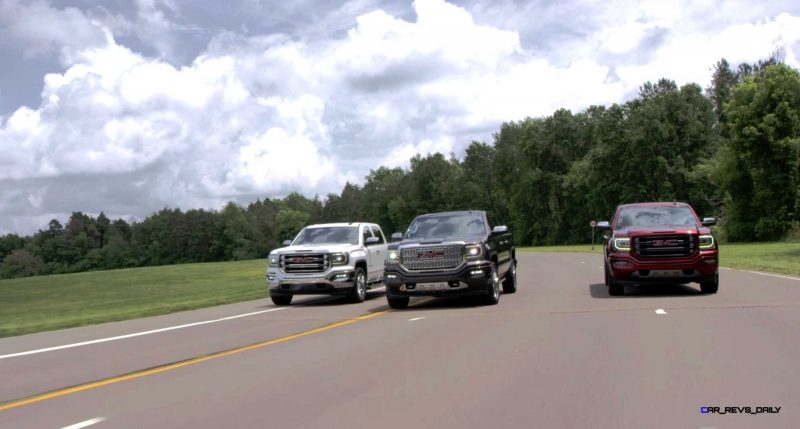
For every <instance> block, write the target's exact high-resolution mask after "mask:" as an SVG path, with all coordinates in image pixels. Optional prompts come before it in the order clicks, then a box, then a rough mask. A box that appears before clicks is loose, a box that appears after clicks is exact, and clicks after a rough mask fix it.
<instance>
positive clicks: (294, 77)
mask: <svg viewBox="0 0 800 429" xmlns="http://www.w3.org/2000/svg"><path fill="white" fill-rule="evenodd" d="M368 4H369V3H364V2H356V3H353V4H352V5H349V6H347V7H343V8H340V9H338V10H336V11H335V12H334V14H335V15H336V16H334V17H333V18H335V21H336V22H339V21H340V20H341V19H343V18H342V14H343V13H344V12H343V11H346V10H350V9H353V10H358V11H361V10H364V8H365V5H368ZM498 4H500V5H501V6H503V5H506V3H503V2H499V3H498ZM509 4H510V3H509ZM578 6H579V5H576V4H571V6H570V5H566V6H565V9H566V10H568V11H571V12H570V13H572V14H574V15H576V21H575V23H574V25H583V24H584V23H585V22H589V21H587V20H589V19H590V18H591V19H594V21H591V23H592V24H593V25H586V27H587V28H585V29H584V28H581V29H580V30H581V31H584V30H585V31H584V33H585V35H584V36H581V38H580V40H578V41H576V40H573V41H571V42H570V43H568V44H566V45H564V46H566V48H563V49H569V50H571V51H570V52H567V53H564V52H558V53H552V55H542V54H541V52H540V51H534V50H531V49H528V47H527V46H526V45H525V44H524V43H523V42H522V40H523V39H526V40H527V39H529V38H530V37H531V36H530V35H529V34H523V33H524V32H525V31H526V28H527V25H528V24H530V25H531V26H533V27H536V26H537V25H542V21H544V20H546V19H549V18H548V17H551V16H554V14H555V13H556V12H554V11H553V10H550V9H547V10H544V11H541V13H539V14H538V15H537V14H536V12H537V11H538V10H537V9H536V7H535V6H531V5H526V7H525V8H522V12H524V13H523V14H522V16H521V17H520V16H509V21H508V22H512V23H513V22H521V23H522V24H525V25H522V24H520V25H519V28H518V29H515V28H513V27H512V28H509V27H508V26H505V25H504V26H499V25H492V24H490V23H487V21H485V20H484V19H486V17H490V18H491V17H492V16H495V15H493V14H492V13H491V7H492V6H489V5H487V4H483V5H482V6H480V7H478V9H479V10H485V11H487V13H486V14H477V13H473V14H471V13H469V12H468V10H467V9H465V8H462V7H458V6H455V5H453V4H450V3H447V2H445V1H443V0H417V1H415V2H414V3H413V8H414V11H415V13H416V19H415V20H409V19H403V18H400V17H398V16H394V15H392V14H389V13H387V12H385V11H383V10H373V11H370V12H367V13H363V14H361V15H359V16H358V17H355V18H353V19H352V20H351V24H350V26H351V28H350V30H349V31H347V33H346V34H341V37H339V38H336V39H318V40H305V39H301V38H292V37H291V36H287V35H274V34H273V35H254V36H243V35H240V34H235V33H231V32H223V33H220V34H218V35H217V36H216V37H215V38H214V39H213V40H212V41H211V43H210V44H209V46H208V48H207V49H206V50H205V52H203V54H202V55H200V56H198V57H197V58H194V59H193V60H192V61H190V62H188V63H186V64H185V65H183V66H176V65H175V64H174V63H172V62H170V61H169V55H168V54H165V53H164V52H167V51H169V49H170V46H173V45H165V46H163V47H162V48H159V49H157V50H158V51H159V52H160V53H161V56H160V57H158V58H152V57H148V56H146V55H143V54H141V53H138V52H135V51H134V50H132V49H131V48H130V47H126V46H123V45H122V44H121V42H118V41H116V40H115V39H114V38H113V37H112V36H111V33H110V32H111V31H112V30H108V29H107V28H106V27H105V26H104V24H100V25H96V24H94V23H92V22H91V19H89V18H87V16H88V15H81V13H80V11H78V10H77V9H75V10H72V9H63V10H58V9H54V8H52V7H50V6H48V5H47V4H46V3H44V2H42V1H39V2H36V3H33V6H31V7H32V8H34V9H35V8H39V9H35V10H40V11H41V13H42V17H44V18H36V19H40V20H41V21H40V22H39V21H37V22H38V24H36V25H38V26H40V27H41V26H44V25H45V24H44V22H47V23H49V25H53V26H54V27H55V28H54V29H52V30H51V31H52V32H51V33H45V34H43V35H36V34H33V30H27V29H24V28H22V27H19V26H12V27H9V28H10V29H7V30H4V31H6V32H9V34H13V35H14V37H16V38H18V39H19V40H25V42H26V43H28V44H29V46H31V47H38V48H37V49H62V48H64V46H65V45H64V43H63V40H62V39H63V38H65V37H66V36H65V34H66V33H65V32H69V31H73V32H75V33H76V34H77V35H78V36H79V37H77V38H76V39H75V40H76V42H75V43H74V44H71V45H69V47H68V49H67V50H68V51H69V55H63V56H62V61H63V65H64V69H63V70H61V71H60V72H59V73H52V74H49V75H47V76H46V77H45V78H44V88H43V90H42V101H41V104H40V105H39V106H38V107H37V108H35V109H31V108H26V107H23V108H20V109H18V110H17V111H16V112H13V113H12V114H10V115H8V116H7V117H5V118H0V166H2V168H0V201H2V202H3V205H2V208H0V228H4V229H5V230H9V229H17V228H21V227H20V225H24V224H25V222H28V224H29V225H30V222H31V220H32V219H33V222H39V223H38V224H37V223H34V224H33V225H31V227H29V228H23V231H25V232H30V229H31V228H33V227H42V226H43V225H45V224H46V221H47V220H49V219H45V220H42V218H41V217H42V216H50V215H52V214H53V213H61V214H62V215H61V217H66V216H67V215H68V213H69V212H71V211H73V210H81V211H84V212H90V213H98V212H99V211H101V210H105V211H106V212H107V213H109V214H114V213H116V214H119V215H124V216H128V215H133V216H139V217H142V216H144V215H147V214H149V213H151V212H153V211H155V210H158V209H160V208H162V207H164V206H172V207H175V206H178V207H182V208H190V207H211V208H214V207H220V206H221V205H222V204H223V203H224V202H226V201H229V200H239V201H249V200H252V199H254V198H255V197H256V196H259V197H263V196H267V195H269V196H280V195H285V194H286V193H288V192H291V191H301V192H303V193H306V194H309V195H312V194H315V193H318V194H321V195H325V194H327V193H328V192H338V191H339V190H340V189H341V186H342V185H343V183H344V182H345V181H348V180H349V181H354V180H356V181H357V180H360V179H361V178H363V177H364V176H365V175H366V174H367V173H368V171H369V170H370V169H375V168H377V167H379V166H381V165H387V166H405V165H407V163H408V160H409V159H410V158H411V157H412V156H414V155H415V154H417V153H422V154H428V153H433V152H442V153H445V154H446V155H447V154H449V153H450V152H455V153H460V151H462V150H463V148H464V147H465V146H466V145H467V144H468V143H469V142H471V141H472V140H480V141H489V140H490V139H491V133H492V132H494V131H496V130H497V129H498V127H499V125H500V124H501V123H502V122H503V121H508V120H517V119H521V118H523V117H525V116H539V115H547V114H550V113H552V112H553V111H554V110H555V109H557V108H569V109H572V110H574V111H577V110H580V109H583V108H585V107H586V106H588V105H590V104H605V103H612V102H619V101H624V98H625V97H626V96H627V95H628V94H630V93H631V91H632V90H635V88H637V87H638V86H639V85H641V84H642V83H643V82H644V81H645V80H655V79H658V78H660V77H668V78H672V79H675V80H677V81H678V83H679V84H681V83H687V82H693V81H695V82H698V83H700V84H702V85H704V86H705V84H706V82H707V80H708V79H709V77H710V67H711V65H712V64H713V63H714V62H715V61H716V60H718V59H719V58H720V57H722V56H725V57H727V58H728V59H729V60H731V61H732V62H737V61H753V60H756V59H758V58H761V57H763V56H764V55H765V54H766V53H768V52H769V51H770V50H772V48H773V47H774V46H776V45H787V46H793V45H796V44H797V43H798V41H800V34H798V32H800V30H798V29H800V21H798V20H799V19H800V18H798V17H797V16H795V15H796V14H795V15H792V14H788V13H785V14H771V15H767V17H766V18H764V17H761V18H759V17H756V18H747V19H744V20H741V19H740V20H738V21H737V17H736V14H735V13H732V12H728V11H726V12H725V13H724V14H723V15H721V16H719V17H717V18H715V19H714V20H713V25H709V26H708V28H706V27H704V26H703V25H702V23H701V21H700V20H699V18H698V17H699V16H702V15H703V14H708V10H709V8H711V7H712V6H715V7H718V5H717V4H716V3H713V2H708V1H706V2H686V3H685V4H680V5H678V6H677V7H675V6H669V5H666V6H665V5H664V4H663V3H661V2H655V3H653V4H649V5H648V4H642V5H640V4H638V3H635V2H615V3H612V4H610V5H606V4H605V3H603V4H598V5H594V4H593V5H588V6H586V7H585V8H584V9H586V10H584V9H582V8H581V7H578ZM498 7H499V6H498ZM34 9H31V8H27V9H26V8H23V7H22V6H21V5H20V4H19V3H18V2H14V1H11V0H0V13H2V15H0V22H3V23H12V21H14V20H13V19H11V18H9V16H8V15H7V14H8V13H9V12H8V11H12V13H20V14H23V15H24V17H25V19H26V20H28V21H26V22H33V21H30V20H32V19H34V17H32V16H29V15H30V10H34ZM472 9H473V10H475V7H473V8H472ZM756 9H757V8H756ZM167 12H169V13H167ZM179 12H180V11H178V8H177V7H175V6H174V5H172V4H171V3H168V2H166V3H165V2H163V1H155V0H140V1H139V2H138V6H137V8H136V9H135V13H136V15H135V16H133V17H128V18H125V19H124V20H122V21H120V20H119V19H117V18H119V17H115V19H117V20H116V21H114V22H112V23H111V24H108V28H112V29H113V31H117V32H122V33H126V32H133V31H136V30H134V28H135V27H126V25H127V24H125V23H135V22H143V23H146V24H147V26H148V27H147V28H145V29H144V30H141V31H140V33H141V34H140V35H139V36H140V37H141V38H145V39H146V38H151V39H153V38H154V39H153V40H155V39H158V37H157V34H158V33H159V31H161V32H164V33H165V34H166V36H165V38H164V40H165V41H166V42H169V43H170V44H172V43H173V42H175V41H176V40H178V39H175V37H177V36H176V34H179V33H180V31H181V29H182V27H180V26H177V24H174V23H173V22H172V21H170V16H174V15H176V14H179ZM559 13H562V12H559ZM581 13H584V14H585V16H580V14H581ZM753 13H760V12H758V10H757V11H756V12H753ZM48 14H49V15H48ZM47 16H50V17H51V18H49V20H47V19H48V18H46V17H47ZM109 16H111V15H109ZM748 16H750V15H748ZM333 18H331V19H333ZM523 18H524V19H523ZM137 20H138V21H137ZM61 21H64V22H67V24H66V26H64V27H59V25H60V24H59V22H61ZM323 21H325V19H323ZM104 22H111V21H104ZM120 22H122V24H120ZM326 22H327V21H326ZM563 23H564V24H565V25H566V24H569V22H567V21H563ZM328 24H330V23H329V22H328ZM326 25H327V24H326ZM148 28H149V29H148ZM92 29H95V30H97V31H96V32H95V30H92ZM159 29H160V30H159ZM89 30H92V31H89ZM145 30H146V31H145ZM151 30H153V31H152V32H151V33H148V32H149V31H151ZM148 34H149V36H148ZM654 34H655V35H656V36H658V37H657V38H655V39H654V38H653V37H654ZM82 35H83V36H82ZM521 35H525V37H524V38H523V37H521ZM151 42H152V41H151ZM152 43H154V42H152ZM573 47H574V48H575V49H574V50H572V48H573ZM643 53H644V54H643ZM788 54H789V55H788V57H787V60H788V61H789V62H790V64H793V65H796V64H797V53H795V52H793V51H791V50H790V51H789V52H788ZM551 57H552V58H556V57H557V58H558V60H553V59H552V58H551ZM68 196H69V197H68Z"/></svg>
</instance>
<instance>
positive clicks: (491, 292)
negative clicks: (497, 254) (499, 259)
mask: <svg viewBox="0 0 800 429" xmlns="http://www.w3.org/2000/svg"><path fill="white" fill-rule="evenodd" d="M498 302H500V278H499V277H498V276H497V265H496V264H494V263H493V264H492V282H491V283H490V284H489V287H488V288H487V290H486V295H485V296H484V298H483V303H484V304H486V305H496V304H497V303H498Z"/></svg>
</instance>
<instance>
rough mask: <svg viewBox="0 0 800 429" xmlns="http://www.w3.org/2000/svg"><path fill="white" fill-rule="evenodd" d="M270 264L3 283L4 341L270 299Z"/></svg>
mask: <svg viewBox="0 0 800 429" xmlns="http://www.w3.org/2000/svg"><path fill="white" fill-rule="evenodd" d="M265 269H266V260H264V259H257V260H250V261H236V262H214V263H205V264H182V265H168V266H161V267H146V268H129V269H121V270H111V271H93V272H86V273H77V274H61V275H54V276H39V277H27V278H21V279H11V280H0V337H8V336H12V335H21V334H27V333H31V332H38V331H47V330H53V329H61V328H68V327H73V326H82V325H90V324H95V323H102V322H110V321H115V320H126V319H134V318H138V317H144V316H154V315H158V314H166V313H172V312H175V311H181V310H190V309H195V308H201V307H210V306H215V305H221V304H228V303H232V302H239V301H247V300H251V299H258V298H266V297H268V296H269V293H268V292H267V287H266V284H265V281H264V272H265Z"/></svg>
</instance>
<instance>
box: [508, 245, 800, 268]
mask: <svg viewBox="0 0 800 429" xmlns="http://www.w3.org/2000/svg"><path fill="white" fill-rule="evenodd" d="M591 247H592V246H591V245H588V244H585V245H570V246H537V247H522V248H520V249H519V250H520V251H523V252H582V253H591ZM719 248H720V257H719V259H720V265H721V266H723V267H728V268H736V269H740V270H754V271H768V272H773V273H781V274H791V275H795V276H800V242H798V243H787V242H777V243H729V244H720V246H719ZM602 251H603V250H602V247H601V246H598V245H595V247H594V253H597V254H600V253H602Z"/></svg>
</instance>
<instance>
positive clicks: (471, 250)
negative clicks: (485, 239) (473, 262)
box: [464, 244, 483, 258]
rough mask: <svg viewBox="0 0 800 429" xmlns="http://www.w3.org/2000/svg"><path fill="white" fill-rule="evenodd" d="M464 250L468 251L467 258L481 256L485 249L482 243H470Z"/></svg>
mask: <svg viewBox="0 0 800 429" xmlns="http://www.w3.org/2000/svg"><path fill="white" fill-rule="evenodd" d="M464 252H465V253H466V255H467V258H475V257H478V256H481V253H483V250H482V249H481V245H480V244H470V245H469V246H466V247H465V248H464Z"/></svg>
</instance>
